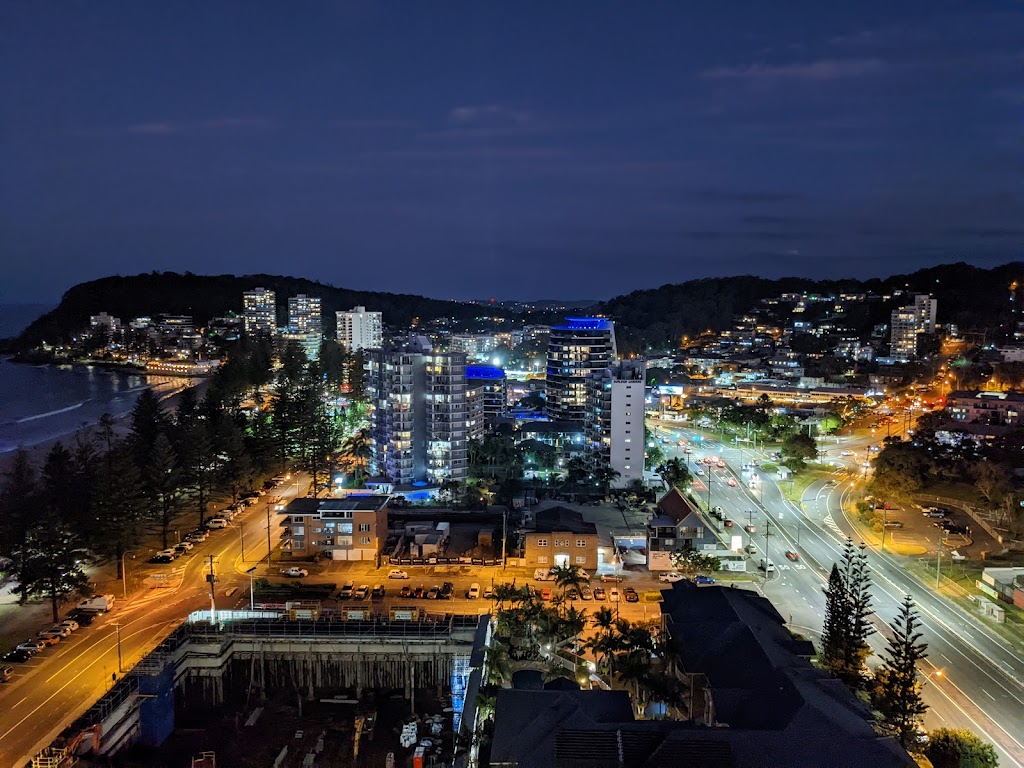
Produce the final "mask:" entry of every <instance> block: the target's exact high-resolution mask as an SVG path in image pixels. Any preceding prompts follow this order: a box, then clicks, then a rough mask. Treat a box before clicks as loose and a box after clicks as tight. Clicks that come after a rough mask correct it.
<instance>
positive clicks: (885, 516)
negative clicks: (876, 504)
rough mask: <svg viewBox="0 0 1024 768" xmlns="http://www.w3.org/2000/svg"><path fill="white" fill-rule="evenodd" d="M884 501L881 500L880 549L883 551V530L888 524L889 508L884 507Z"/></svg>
mask: <svg viewBox="0 0 1024 768" xmlns="http://www.w3.org/2000/svg"><path fill="white" fill-rule="evenodd" d="M885 504H886V502H882V546H881V547H880V550H881V551H882V552H885V531H886V529H887V527H888V525H889V510H888V509H886V506H885Z"/></svg>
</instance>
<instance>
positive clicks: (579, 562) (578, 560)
mask: <svg viewBox="0 0 1024 768" xmlns="http://www.w3.org/2000/svg"><path fill="white" fill-rule="evenodd" d="M585 562H587V556H586V555H577V556H576V564H577V565H583V564H584V563H585Z"/></svg>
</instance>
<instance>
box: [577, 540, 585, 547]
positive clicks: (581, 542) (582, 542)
mask: <svg viewBox="0 0 1024 768" xmlns="http://www.w3.org/2000/svg"><path fill="white" fill-rule="evenodd" d="M576 546H577V547H585V546H587V540H586V539H576Z"/></svg>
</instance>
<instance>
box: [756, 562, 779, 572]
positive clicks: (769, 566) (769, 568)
mask: <svg viewBox="0 0 1024 768" xmlns="http://www.w3.org/2000/svg"><path fill="white" fill-rule="evenodd" d="M758 568H760V569H761V570H762V571H764V572H765V573H775V563H773V562H770V561H766V560H762V561H761V564H760V565H759V566H758Z"/></svg>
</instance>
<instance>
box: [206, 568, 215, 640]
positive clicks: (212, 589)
mask: <svg viewBox="0 0 1024 768" xmlns="http://www.w3.org/2000/svg"><path fill="white" fill-rule="evenodd" d="M207 557H209V559H210V572H209V573H208V574H207V575H206V580H207V581H208V582H209V583H210V623H211V624H213V625H214V626H216V624H217V586H216V583H217V576H216V575H215V574H214V572H213V555H207Z"/></svg>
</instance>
